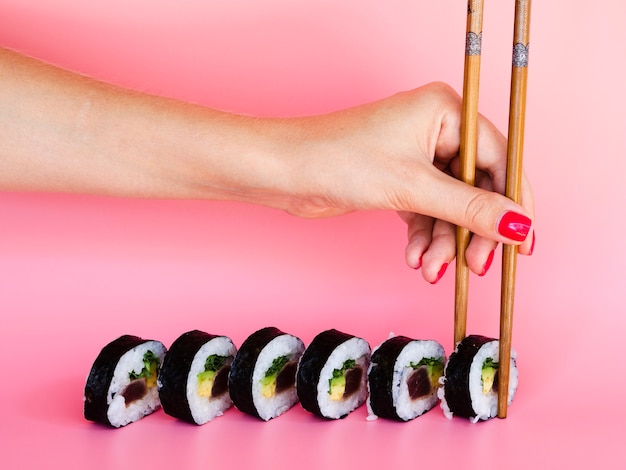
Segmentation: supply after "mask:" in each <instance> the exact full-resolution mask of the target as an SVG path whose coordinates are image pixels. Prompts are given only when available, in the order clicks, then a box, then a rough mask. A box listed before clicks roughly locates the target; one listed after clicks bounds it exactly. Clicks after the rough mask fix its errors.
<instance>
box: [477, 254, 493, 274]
mask: <svg viewBox="0 0 626 470" xmlns="http://www.w3.org/2000/svg"><path fill="white" fill-rule="evenodd" d="M495 253H496V250H491V253H489V256H488V257H487V261H485V264H483V272H482V273H480V274H479V276H484V275H485V274H487V271H489V268H490V267H491V263H493V255H494V254H495Z"/></svg>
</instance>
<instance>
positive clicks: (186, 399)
mask: <svg viewBox="0 0 626 470" xmlns="http://www.w3.org/2000/svg"><path fill="white" fill-rule="evenodd" d="M236 353H237V348H235V345H234V344H233V342H232V341H231V340H230V338H227V337H226V336H216V335H210V334H208V333H205V332H203V331H198V330H193V331H189V332H187V333H184V334H182V335H181V336H179V337H178V338H177V339H176V341H174V342H173V343H172V346H171V347H170V349H169V350H168V351H167V354H166V355H165V359H164V360H163V367H162V368H161V372H160V374H159V381H158V388H159V397H160V399H161V406H162V407H163V411H164V412H165V413H167V414H168V415H170V416H173V417H175V418H178V419H182V420H184V421H187V422H189V423H192V424H198V425H200V424H205V423H207V422H209V421H211V420H212V419H213V418H215V417H217V416H221V415H222V414H223V413H224V411H226V410H227V409H228V408H230V407H231V406H232V404H233V402H232V400H231V399H230V395H229V394H228V372H229V371H230V365H231V363H232V362H233V358H234V357H235V354H236Z"/></svg>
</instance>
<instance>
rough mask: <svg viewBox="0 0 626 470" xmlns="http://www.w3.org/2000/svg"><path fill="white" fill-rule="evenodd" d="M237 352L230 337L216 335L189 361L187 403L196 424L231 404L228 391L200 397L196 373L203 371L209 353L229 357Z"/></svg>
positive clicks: (214, 415)
mask: <svg viewBox="0 0 626 470" xmlns="http://www.w3.org/2000/svg"><path fill="white" fill-rule="evenodd" d="M236 353H237V348H236V347H235V345H234V344H233V342H232V341H231V339H230V338H228V337H226V336H218V337H216V338H213V339H211V340H210V341H207V342H206V343H205V344H203V345H202V347H201V348H200V349H199V350H198V352H197V353H196V355H195V356H194V358H193V361H192V363H191V368H190V370H189V376H188V377H187V403H188V404H189V410H190V411H191V416H192V418H193V420H194V421H195V422H196V423H197V424H205V423H207V422H209V421H211V420H212V419H213V418H216V417H218V416H221V415H222V414H224V411H226V410H227V409H228V408H230V407H231V406H232V404H233V402H232V400H231V399H230V395H229V394H228V393H223V394H221V395H220V396H218V397H202V396H200V395H198V374H200V373H201V372H204V368H205V365H206V360H207V358H208V357H209V356H211V355H214V354H215V355H218V356H225V357H231V359H230V361H229V362H227V363H226V364H225V365H228V364H230V362H232V358H233V357H234V356H235V354H236Z"/></svg>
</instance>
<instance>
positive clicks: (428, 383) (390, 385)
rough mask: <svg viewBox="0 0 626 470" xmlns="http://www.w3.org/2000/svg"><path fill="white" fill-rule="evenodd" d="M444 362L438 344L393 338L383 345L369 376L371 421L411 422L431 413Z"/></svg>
mask: <svg viewBox="0 0 626 470" xmlns="http://www.w3.org/2000/svg"><path fill="white" fill-rule="evenodd" d="M445 360H446V357H445V351H444V349H443V346H441V344H439V343H438V342H436V341H432V340H414V339H411V338H407V337H406V336H394V337H392V338H389V339H388V340H387V341H385V342H384V343H382V344H381V345H380V346H379V347H378V348H376V349H375V350H374V352H373V353H372V363H371V365H370V368H369V372H368V384H369V385H368V386H369V397H368V399H367V408H368V411H369V413H370V415H369V417H368V419H370V420H372V419H376V418H377V417H381V418H387V419H395V420H398V421H409V420H411V419H414V418H416V417H418V416H420V415H422V414H424V413H425V412H427V411H428V410H430V409H432V408H433V407H434V406H435V405H436V404H437V402H438V401H439V399H438V397H437V389H438V388H439V378H440V377H441V376H442V375H443V367H444V364H445Z"/></svg>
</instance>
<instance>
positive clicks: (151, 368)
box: [122, 350, 160, 406]
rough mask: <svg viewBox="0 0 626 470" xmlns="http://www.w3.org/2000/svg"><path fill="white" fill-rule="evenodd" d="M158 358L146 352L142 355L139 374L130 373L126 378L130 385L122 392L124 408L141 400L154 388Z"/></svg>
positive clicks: (157, 370) (157, 371)
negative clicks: (141, 366)
mask: <svg viewBox="0 0 626 470" xmlns="http://www.w3.org/2000/svg"><path fill="white" fill-rule="evenodd" d="M159 365H160V361H159V358H158V357H156V356H155V355H154V353H153V352H152V351H149V350H148V351H146V353H145V354H144V355H143V368H142V369H141V372H139V373H137V372H135V371H130V372H129V373H128V378H129V379H130V383H129V384H128V385H127V386H126V388H125V389H124V391H123V392H122V396H123V397H124V401H125V402H126V406H129V405H130V404H131V403H132V402H134V401H136V400H140V399H142V398H143V397H144V396H146V394H147V393H148V389H149V388H151V387H154V386H156V383H157V374H158V373H159Z"/></svg>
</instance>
